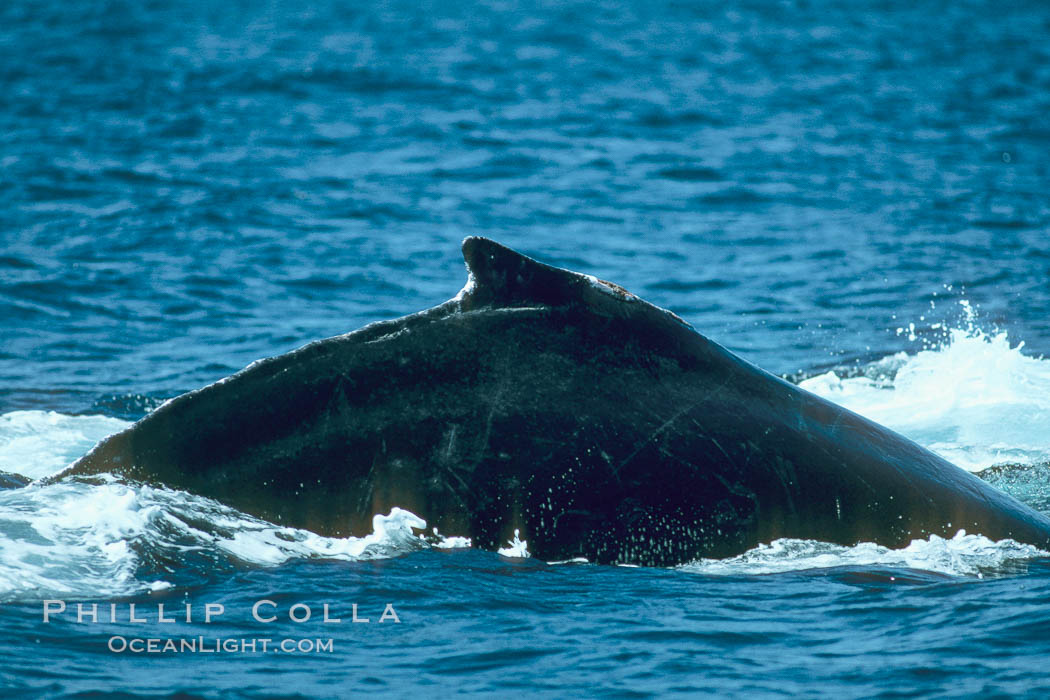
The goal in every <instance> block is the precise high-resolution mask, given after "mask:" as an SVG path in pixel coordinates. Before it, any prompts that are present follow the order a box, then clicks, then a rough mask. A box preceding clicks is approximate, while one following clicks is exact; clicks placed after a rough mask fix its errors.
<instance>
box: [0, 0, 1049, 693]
mask: <svg viewBox="0 0 1050 700" xmlns="http://www.w3.org/2000/svg"><path fill="white" fill-rule="evenodd" d="M1048 36H1050V4H1047V3H1045V2H1041V1H1035V0H1020V1H1019V2H1015V3H1007V4H1003V3H988V2H979V1H977V0H955V1H953V2H940V1H934V0H930V1H926V0H918V1H915V2H898V1H896V0H879V1H875V0H860V1H859V2H845V1H844V0H827V1H821V2H810V1H809V0H784V1H782V2H766V1H764V0H763V1H757V0H756V1H744V2H732V3H726V2H706V1H701V2H672V1H670V0H655V1H651V2H640V1H631V0H615V1H614V0H609V1H606V2H602V1H595V2H573V1H571V0H559V1H558V2H527V1H524V0H523V1H522V2H512V1H504V0H489V1H486V2H460V1H458V0H449V1H446V2H427V1H425V0H424V1H422V2H420V1H417V2H406V1H398V0H394V1H389V2H384V1H378V2H372V3H351V2H338V1H336V0H317V1H316V2H310V3H277V2H263V1H262V0H259V1H253V0H234V1H232V2H224V3H208V2H193V1H185V2H175V1H173V0H147V1H141V2H131V1H118V0H95V1H93V2H87V3H68V2H56V1H55V0H7V1H6V2H4V3H0V472H6V473H8V474H19V475H22V476H24V477H28V478H37V477H41V476H45V475H48V474H52V473H55V472H57V471H59V470H60V469H61V468H63V467H64V466H66V465H67V464H68V463H70V462H71V461H73V460H75V459H76V458H77V457H79V456H80V455H82V454H84V453H85V452H86V451H87V450H88V449H89V448H90V447H91V446H92V445H93V444H94V443H95V442H96V441H97V440H99V439H101V438H103V437H104V436H106V435H108V434H110V433H113V432H115V431H117V430H120V429H122V428H124V427H126V426H127V425H128V424H129V423H130V421H133V420H136V419H137V418H139V417H141V416H143V415H145V414H146V413H147V412H148V411H150V410H152V409H153V408H155V407H156V406H157V405H159V404H160V403H161V402H163V401H164V400H166V399H168V398H171V397H173V396H175V395H178V394H180V393H182V392H185V391H188V390H192V389H195V388H198V387H200V386H202V385H204V384H207V383H210V382H213V381H215V380H218V379H220V378H222V377H224V376H227V375H229V374H231V373H233V372H235V371H237V370H239V369H241V368H242V367H244V366H245V365H247V364H248V363H250V362H252V361H253V360H256V359H258V358H261V357H268V356H272V355H276V354H280V353H283V352H287V351H289V350H291V349H294V348H297V347H299V346H301V345H303V344H305V343H307V342H309V341H311V340H315V339H318V338H323V337H327V336H332V335H336V334H340V333H345V332H347V331H350V330H353V329H356V328H358V327H360V326H362V325H364V324H366V323H369V322H372V321H377V320H381V319H387V318H392V317H396V316H401V315H404V314H407V313H411V312H414V311H418V310H420V309H423V308H426V307H429V306H432V305H434V304H437V303H440V302H442V301H444V300H446V299H448V298H450V297H452V296H454V295H455V294H456V292H457V291H458V290H459V289H460V287H461V286H462V285H463V283H464V282H465V280H466V273H465V270H464V267H463V261H462V257H461V256H460V253H459V243H460V241H461V240H462V239H463V238H464V237H465V236H467V235H477V234H480V235H485V236H488V237H491V238H494V239H496V240H498V241H500V242H502V243H504V244H506V245H509V246H511V247H514V248H516V249H518V250H521V251H522V252H524V253H526V254H529V255H532V256H534V257H536V258H538V259H541V260H543V261H544V262H548V263H551V264H554V265H558V266H562V267H568V268H571V269H575V270H579V271H581V272H586V273H588V274H593V275H596V276H598V277H600V278H602V279H607V280H611V281H614V282H616V283H618V284H621V285H623V286H624V287H626V288H627V289H629V290H630V291H632V292H634V293H635V294H638V295H639V296H641V297H643V298H645V299H647V300H649V301H652V302H653V303H655V304H658V305H660V306H663V307H666V308H668V309H670V310H672V311H674V312H675V313H677V314H679V315H680V316H681V317H683V318H684V319H685V320H686V321H688V322H689V323H690V324H692V325H693V326H694V327H695V328H696V329H697V330H698V331H700V332H701V333H703V334H704V335H706V336H708V337H710V338H711V339H713V340H715V341H717V342H719V343H721V344H723V345H725V346H726V347H728V348H729V349H731V350H732V351H734V352H736V353H738V354H740V355H741V356H743V357H744V358H746V359H748V360H750V361H751V362H754V363H755V364H757V365H759V366H761V367H763V368H765V369H767V370H769V371H771V372H773V373H775V374H778V375H781V376H784V377H786V378H788V379H789V380H791V381H794V382H797V383H801V385H802V386H803V387H805V388H807V389H809V390H811V391H814V392H816V393H818V394H820V395H822V396H825V397H826V398H829V399H831V400H833V401H836V402H839V403H841V404H843V405H845V406H847V407H849V408H851V409H852V410H855V411H857V412H859V413H862V414H863V415H866V416H868V417H871V418H873V419H875V420H876V421H878V422H880V423H883V424H885V425H887V426H889V427H891V428H893V429H894V430H897V431H899V432H901V433H903V434H904V435H906V436H907V437H910V438H912V439H914V440H916V441H917V442H919V443H920V444H922V445H924V446H925V447H927V448H929V449H931V450H933V451H934V452H937V453H938V454H941V455H943V456H945V457H946V458H948V459H949V460H950V461H952V462H954V463H956V464H958V465H959V466H960V467H962V468H964V469H968V470H970V471H974V472H979V473H982V475H983V476H984V477H985V478H987V479H989V480H990V481H991V482H992V483H993V484H995V485H996V486H999V487H1001V488H1003V489H1005V490H1007V491H1009V492H1010V493H1012V494H1013V495H1015V496H1016V497H1017V498H1019V499H1020V500H1022V501H1024V502H1026V503H1028V504H1029V505H1031V506H1033V507H1034V508H1036V509H1038V510H1041V511H1042V512H1044V513H1050V466H1048V465H1050V360H1048V359H1045V357H1044V356H1045V355H1047V354H1048V353H1050V197H1048V196H1047V193H1048V192H1050V121H1048V120H1047V118H1046V115H1047V114H1050V42H1048V41H1047V37H1048ZM406 400H407V398H406ZM990 467H991V469H989V468H990ZM11 478H13V477H11ZM657 478H658V477H657ZM424 534H425V535H427V536H426V537H423V536H421V535H424ZM528 553H529V552H528V543H527V542H524V543H523V542H508V543H507V547H506V548H505V549H504V550H502V551H501V553H496V552H485V551H479V550H476V549H472V548H470V547H469V546H468V543H467V542H465V541H463V540H460V539H457V538H454V537H448V538H445V537H440V536H434V535H433V533H429V531H428V530H427V529H426V528H425V527H423V526H422V523H421V522H420V521H419V519H418V518H416V517H415V516H414V515H412V514H411V513H408V512H404V511H398V510H395V511H393V512H391V513H390V514H389V515H385V516H380V517H378V518H377V520H376V522H375V531H374V532H373V533H372V534H371V535H369V536H367V537H362V538H349V539H345V540H342V539H331V538H322V537H319V536H317V535H314V534H312V533H309V532H306V531H299V530H292V529H290V528H282V527H278V526H276V525H273V524H270V523H266V522H263V521H260V520H257V519H255V518H252V517H250V516H247V515H245V514H243V513H238V512H237V511H234V510H232V509H230V508H228V507H226V506H223V505H221V504H219V503H216V502H214V501H211V500H208V499H205V498H201V497H199V496H191V495H189V494H186V493H182V492H178V491H171V490H168V489H163V488H159V487H149V486H133V485H128V484H124V483H122V482H119V481H117V480H111V479H102V480H100V481H98V482H97V483H91V484H89V483H57V484H53V485H50V486H31V487H28V488H12V489H5V490H0V687H2V688H3V689H4V691H5V692H6V693H7V694H10V695H13V696H21V695H25V696H46V697H103V696H109V695H111V694H116V695H118V696H119V697H142V696H146V697H167V696H169V695H172V696H178V697H208V698H212V697H231V698H264V697H326V698H328V697H331V698H337V697H346V696H347V695H350V694H354V693H364V692H369V691H371V692H377V693H380V694H383V695H386V696H393V697H418V696H419V695H421V694H423V693H427V692H430V693H440V694H445V693H461V694H467V695H471V694H475V695H483V696H494V697H505V696H516V695H525V694H528V695H530V696H539V697H571V696H577V695H586V696H600V697H648V696H651V695H661V696H662V695H682V696H702V695H713V696H731V697H748V698H752V697H766V696H770V697H772V696H781V697H782V696H796V695H797V696H803V697H818V696H820V697H900V696H916V695H920V696H937V697H966V696H980V697H988V696H1013V695H1027V696H1032V697H1044V696H1046V695H1047V694H1050V671H1048V668H1047V662H1046V659H1047V658H1050V553H1048V552H1045V551H1040V550H1038V549H1036V548H1034V547H1031V546H1029V545H1023V544H1018V543H1015V542H1010V541H1003V542H992V541H989V540H987V539H986V538H983V537H981V536H979V535H975V534H972V533H969V534H968V533H965V532H960V533H959V534H958V535H956V536H955V537H953V538H950V539H942V538H938V537H935V536H934V537H930V538H929V539H928V540H916V541H915V542H913V543H912V544H911V545H910V546H908V547H907V548H905V549H901V550H889V549H886V548H883V547H879V546H876V545H874V544H870V543H862V544H858V545H856V546H854V547H841V546H837V545H831V544H827V543H822V542H816V541H800V540H778V541H775V542H772V543H767V544H763V545H761V546H759V547H758V548H756V549H754V550H751V551H749V552H747V553H745V554H743V555H741V556H739V557H735V558H732V559H728V560H721V561H711V560H701V561H697V562H693V563H690V564H686V565H683V566H680V567H677V568H674V569H655V568H631V567H613V566H597V565H594V564H590V563H586V562H563V563H551V562H544V561H539V560H537V559H536V558H532V557H528V556H527V555H528ZM45 601H52V602H51V603H45ZM55 601H62V604H63V605H65V609H64V610H62V611H61V612H59V608H60V605H59V603H57V602H55ZM260 601H264V602H263V603H261V607H255V606H257V605H259V604H260ZM78 603H80V604H81V605H82V608H81V619H80V620H79V621H78V619H77V604H78ZM132 605H134V606H135V611H134V613H133V611H132V609H131V606H132ZM161 605H163V606H164V610H163V611H162V610H161V609H160V608H159V606H161ZM326 605H327V606H328V610H327V614H326V611H325V609H324V606H326ZM48 606H50V607H48ZM92 606H97V607H92ZM187 606H188V610H189V613H188V615H189V621H187V620H186V617H187ZM209 606H210V607H209ZM217 606H221V607H222V612H221V613H219V612H217V611H218V607H217ZM296 606H298V607H296ZM354 606H356V608H355V607H354ZM253 607H255V612H256V613H257V614H258V618H264V619H265V620H266V621H262V620H260V619H257V617H256V616H254V615H253ZM45 610H50V611H51V613H52V614H51V615H50V618H49V620H48V621H47V622H44V613H45ZM209 610H211V611H212V616H211V617H212V619H211V620H210V621H209V622H206V621H205V617H206V615H207V613H208V611H209ZM307 610H308V611H309V615H310V618H309V619H303V620H302V621H295V619H293V616H294V617H295V618H299V619H302V618H303V616H304V615H306V614H307ZM355 610H356V612H355ZM391 614H392V615H393V617H391V616H390V615H391ZM133 615H134V616H135V617H136V618H142V619H145V622H134V621H132V616H133ZM326 616H327V617H328V618H329V621H327V622H326V621H325V620H324V618H325V617H326ZM270 617H275V618H276V619H273V620H270V619H269V618H270ZM355 617H357V618H358V619H359V620H363V619H364V618H368V622H367V623H365V622H353V619H354V618H355ZM111 618H112V621H111ZM161 618H164V619H169V618H170V619H173V620H174V621H172V622H165V621H163V620H162V619H161ZM335 618H338V619H340V620H342V622H338V623H337V622H333V621H331V620H333V619H335ZM381 618H386V619H384V620H383V621H382V622H381V621H380V619H381ZM151 638H155V639H159V640H161V641H160V642H158V645H160V646H163V644H164V640H169V639H170V640H176V642H178V643H179V644H181V643H182V642H183V641H194V642H195V644H196V647H194V648H193V649H192V650H187V649H185V648H182V649H176V650H172V649H167V650H165V649H163V648H158V649H157V650H156V651H150V650H149V649H146V648H144V646H143V647H142V648H141V649H140V650H138V651H136V650H135V649H134V648H133V647H134V646H136V645H137V644H135V643H133V641H134V640H139V642H140V643H141V645H145V644H147V643H148V642H147V640H149V639H151ZM264 639H265V640H269V641H268V642H267V645H268V646H267V647H266V648H265V649H263V643H262V641H260V640H264ZM121 640H123V641H121ZM252 640H254V644H255V646H254V647H253V648H247V649H245V648H242V647H241V646H238V647H237V648H236V649H235V650H231V648H230V647H229V644H228V643H232V644H234V645H242V644H244V643H245V642H248V641H252ZM288 641H290V643H291V644H290V646H288V645H285V646H284V647H281V644H282V643H283V642H288ZM122 644H126V646H123V647H122Z"/></svg>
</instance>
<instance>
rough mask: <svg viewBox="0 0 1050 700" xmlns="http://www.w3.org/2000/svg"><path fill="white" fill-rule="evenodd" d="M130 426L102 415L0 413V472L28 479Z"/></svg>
mask: <svg viewBox="0 0 1050 700" xmlns="http://www.w3.org/2000/svg"><path fill="white" fill-rule="evenodd" d="M129 425H131V424H130V423H128V422H127V421H122V420H118V419H116V418H108V417H106V416H67V415H63V414H61V413H55V412H54V411H14V412H11V413H5V414H3V415H0V471H4V472H12V473H15V474H21V475H23V476H27V477H29V478H31V479H38V478H40V477H44V476H48V475H50V474H54V473H56V472H58V471H61V470H62V469H63V468H65V467H66V466H67V465H69V463H70V462H72V461H73V460H75V459H77V458H78V457H80V456H81V455H83V454H84V453H85V452H87V451H88V450H89V449H90V448H91V446H92V445H94V444H95V443H96V442H98V441H99V440H101V439H102V438H104V437H106V436H108V435H112V434H113V433H116V432H119V431H121V430H123V429H124V428H126V427H128V426H129Z"/></svg>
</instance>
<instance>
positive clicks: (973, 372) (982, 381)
mask: <svg viewBox="0 0 1050 700" xmlns="http://www.w3.org/2000/svg"><path fill="white" fill-rule="evenodd" d="M1023 348H1024V343H1018V344H1016V345H1011V344H1010V341H1009V339H1008V338H1007V334H1006V333H1005V332H994V333H986V332H984V331H982V330H981V329H979V328H977V327H975V326H974V325H970V326H969V327H967V328H963V329H954V330H951V331H950V332H949V333H948V339H947V341H946V342H944V343H943V344H942V345H940V346H937V347H934V348H930V349H925V350H921V351H919V352H917V353H915V354H911V355H908V354H904V353H899V354H897V355H894V356H890V357H887V358H884V359H883V360H881V361H879V362H878V363H875V364H873V365H872V366H870V367H868V368H867V369H868V370H869V371H867V372H866V373H865V374H866V376H859V377H852V378H843V377H840V376H838V375H837V374H835V373H834V372H828V373H827V374H823V375H821V376H818V377H813V378H811V379H807V380H805V381H803V382H802V383H801V384H800V386H802V387H803V388H805V389H808V390H809V391H812V392H813V393H815V394H818V395H820V396H823V397H824V398H827V399H829V400H831V401H834V402H836V403H838V404H841V405H843V406H845V407H846V408H848V409H850V410H852V411H855V412H856V413H859V414H861V415H863V416H866V417H868V418H871V419H872V420H874V421H876V422H878V423H881V424H883V425H885V426H887V427H889V428H892V429H893V430H896V431H898V432H900V433H901V434H903V435H905V436H906V437H909V438H911V439H912V440H915V441H916V442H918V443H919V444H921V445H923V446H924V447H926V448H928V449H930V450H932V451H934V452H936V453H938V454H940V455H941V456H943V457H945V458H946V459H948V460H949V461H951V462H953V463H955V464H957V465H959V466H960V467H963V468H965V469H968V470H970V471H980V470H981V469H984V468H986V467H989V466H991V465H993V464H1000V463H1004V462H1011V463H1023V464H1030V463H1035V462H1041V461H1047V460H1050V430H1047V426H1048V425H1050V360H1046V359H1043V358H1036V357H1030V356H1028V355H1025V354H1024V353H1023V352H1022V350H1023ZM894 370H895V372H896V373H895V375H894Z"/></svg>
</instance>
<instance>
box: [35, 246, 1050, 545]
mask: <svg viewBox="0 0 1050 700" xmlns="http://www.w3.org/2000/svg"><path fill="white" fill-rule="evenodd" d="M463 255H464V258H465V259H466V262H467V266H468V269H469V272H470V276H469V279H468V282H467V286H466V287H464V289H463V290H462V291H461V292H460V293H459V295H457V296H456V297H455V298H454V299H452V300H450V301H448V302H446V303H444V304H441V305H439V306H436V307H434V308H432V309H428V310H426V311H421V312H419V313H417V314H413V315H411V316H406V317H404V318H400V319H396V320H391V321H383V322H379V323H374V324H371V325H368V326H366V327H364V328H362V329H360V330H358V331H355V332H352V333H348V334H346V335H342V336H337V337H335V338H329V339H326V340H321V341H317V342H314V343H311V344H309V345H306V346H304V347H302V348H300V349H298V350H295V351H293V352H290V353H288V354H285V355H281V356H279V357H275V358H271V359H268V360H262V361H259V362H256V363H253V364H252V365H250V366H248V367H247V368H245V369H244V370H242V371H240V372H238V373H237V374H234V375H233V376H231V377H228V378H226V379H223V380H221V381H219V382H216V383H215V384H212V385H209V386H206V387H204V388H203V389H200V390H197V391H193V392H190V393H188V394H184V395H182V396H179V397H177V398H175V399H173V400H171V401H169V402H167V403H166V404H164V405H163V406H161V407H159V408H158V409H157V410H155V411H154V412H153V413H151V414H149V415H147V416H146V417H145V418H143V419H142V420H140V421H139V422H138V423H136V424H134V425H133V426H131V427H130V428H128V429H127V430H124V431H123V432H121V433H117V434H115V435H113V436H111V437H109V438H107V439H105V440H103V441H102V442H100V443H99V444H98V445H96V446H95V447H94V448H93V449H92V450H91V451H90V452H89V453H88V454H86V455H85V456H84V457H82V458H81V459H79V460H78V461H77V462H75V463H74V464H73V465H71V466H70V467H69V468H68V469H67V470H65V471H64V472H62V473H61V474H59V475H57V476H55V477H52V478H51V480H55V479H59V478H67V477H71V476H77V475H90V474H96V473H100V472H112V473H115V474H118V475H121V476H122V477H124V478H127V479H130V480H135V481H142V482H148V483H158V484H164V485H167V486H170V487H173V488H178V489H183V490H186V491H190V492H193V493H197V494H201V495H205V496H209V497H212V498H215V499H217V500H219V501H222V502H224V503H227V504H229V505H232V506H234V507H236V508H239V509H241V510H242V511H244V512H247V513H250V514H253V515H257V516H259V517H262V518H265V519H267V520H270V521H272V522H275V523H279V524H283V525H289V526H294V527H299V528H305V529H309V530H313V531H315V532H318V533H320V534H325V535H333V536H346V535H363V534H367V533H368V532H370V531H371V525H372V516H373V515H374V514H376V513H385V512H388V511H389V510H390V509H391V508H392V507H394V506H400V507H402V508H406V509H408V510H411V511H412V512H414V513H416V514H418V515H420V516H421V517H423V518H424V519H426V521H427V523H428V526H430V527H437V528H439V529H440V531H441V532H442V534H445V535H463V536H468V537H470V538H471V539H472V540H473V542H474V545H475V546H477V547H482V548H486V549H496V548H498V547H499V546H501V545H502V544H504V543H506V542H507V541H508V540H509V539H511V537H512V536H513V534H514V532H515V531H516V530H517V531H518V532H519V535H520V537H521V539H523V540H527V541H528V543H529V549H530V551H531V552H532V553H533V554H534V555H535V556H538V557H541V558H544V559H547V560H555V559H568V558H572V557H585V558H587V559H589V560H590V561H594V562H604V563H614V562H615V563H633V564H643V565H672V564H678V563H682V562H686V561H691V560H695V559H697V558H700V557H726V556H731V555H735V554H739V553H741V552H743V551H745V550H747V549H749V548H751V547H754V546H755V545H756V544H758V543H760V542H768V541H771V540H773V539H776V538H779V537H794V538H804V539H815V540H822V541H826V542H833V543H838V544H844V545H850V544H855V543H857V542H861V541H873V542H877V543H879V544H882V545H886V546H889V547H899V546H904V545H906V544H908V542H910V541H911V540H912V539H915V538H923V537H927V536H929V535H930V534H937V535H941V536H951V535H953V534H954V533H955V532H956V531H958V530H960V529H965V530H967V531H968V532H971V533H980V534H983V535H985V536H987V537H989V538H992V539H996V540H998V539H1005V538H1011V539H1014V540H1017V541H1020V542H1026V543H1030V544H1034V545H1036V546H1039V547H1042V548H1050V520H1048V519H1047V518H1046V517H1044V516H1043V515H1041V514H1039V513H1037V512H1035V511H1033V510H1032V509H1030V508H1028V507H1027V506H1025V505H1023V504H1021V503H1019V502H1018V501H1016V500H1014V499H1013V498H1011V497H1010V496H1008V495H1006V494H1005V493H1002V492H1001V491H998V490H997V489H995V488H993V487H992V486H990V485H988V484H986V483H984V482H983V481H981V480H980V479H978V478H977V477H975V476H973V475H972V474H970V473H968V472H965V471H963V470H961V469H959V468H958V467H955V466H954V465H952V464H950V463H948V462H946V461H945V460H943V459H941V458H940V457H938V456H936V455H934V454H933V453H931V452H929V451H927V450H925V449H923V448H922V447H920V446H918V445H916V444H915V443H913V442H911V441H910V440H907V439H906V438H904V437H902V436H900V435H898V434H896V433H894V432H892V431H890V430H888V429H887V428H884V427H882V426H880V425H877V424H875V423H873V422H872V421H869V420H867V419H865V418H862V417H861V416H858V415H856V414H854V413H851V412H850V411H848V410H846V409H844V408H841V407H839V406H837V405H835V404H832V403H830V402H828V401H826V400H824V399H821V398H819V397H817V396H815V395H813V394H810V393H808V392H806V391H805V390H803V389H800V388H799V387H797V386H795V385H793V384H790V383H788V382H786V381H784V380H782V379H780V378H778V377H775V376H772V375H770V374H768V373H766V372H765V371H763V370H761V369H759V368H757V367H755V366H754V365H752V364H750V363H748V362H746V361H744V360H743V359H741V358H739V357H737V356H736V355H734V354H732V353H731V352H729V351H728V350H726V349H725V348H723V347H721V346H720V345H718V344H717V343H714V342H712V341H711V340H708V339H707V338H705V337H704V336H703V335H700V334H699V333H697V332H696V331H694V330H693V329H692V328H691V327H690V326H689V325H688V324H687V323H685V322H684V321H682V320H681V319H679V318H678V317H677V316H675V315H674V314H672V313H670V312H668V311H665V310H663V309H660V308H658V307H656V306H653V305H651V304H649V303H647V302H645V301H642V300H641V299H639V298H638V297H636V296H634V295H632V294H630V293H629V292H627V291H625V290H624V289H622V288H620V287H618V286H616V285H613V284H610V283H607V282H603V281H600V280H597V279H596V278H594V277H590V276H587V275H582V274H578V273H575V272H570V271H568V270H562V269H558V268H555V267H550V266H548V265H544V264H542V263H539V262H537V261H535V260H532V259H530V258H527V257H525V256H523V255H520V254H518V253H516V252H514V251H512V250H510V249H508V248H505V247H503V246H501V245H499V244H497V243H495V242H493V241H490V240H487V239H484V238H468V239H466V240H465V241H464V243H463Z"/></svg>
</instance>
